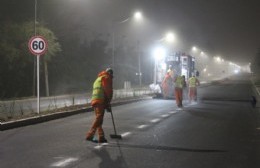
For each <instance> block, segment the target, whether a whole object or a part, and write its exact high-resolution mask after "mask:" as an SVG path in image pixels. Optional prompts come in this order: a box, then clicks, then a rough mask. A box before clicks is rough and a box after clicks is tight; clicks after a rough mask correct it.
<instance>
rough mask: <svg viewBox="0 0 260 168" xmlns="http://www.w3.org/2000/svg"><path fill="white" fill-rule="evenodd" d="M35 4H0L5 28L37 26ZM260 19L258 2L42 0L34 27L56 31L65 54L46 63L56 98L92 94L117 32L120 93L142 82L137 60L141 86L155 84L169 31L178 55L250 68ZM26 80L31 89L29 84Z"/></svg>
mask: <svg viewBox="0 0 260 168" xmlns="http://www.w3.org/2000/svg"><path fill="white" fill-rule="evenodd" d="M35 2H36V1H35V0H1V1H0V23H1V25H4V24H9V23H17V24H18V23H22V22H26V21H34V19H35V13H34V10H35ZM136 11H140V12H142V14H143V20H142V21H141V22H136V21H135V20H134V19H131V18H132V16H133V13H134V12H136ZM127 18H129V20H128V21H127V22H125V23H123V24H120V22H121V21H123V20H125V19H127ZM259 18H260V2H259V1H258V0H209V1H206V0H37V22H38V23H40V24H41V25H44V26H45V27H47V28H49V29H50V30H51V31H53V32H54V34H55V36H56V37H57V39H58V42H59V43H60V45H61V49H62V52H60V53H59V54H58V55H57V57H55V58H53V59H52V61H51V62H50V63H49V78H50V79H49V82H50V90H51V93H52V94H55V93H68V91H71V90H77V89H78V90H83V91H86V90H91V88H92V84H93V80H94V79H95V78H96V75H97V73H98V72H99V71H100V70H102V69H104V68H106V67H109V66H112V34H113V32H114V35H115V68H114V70H115V76H116V78H115V79H116V80H115V81H116V82H117V83H115V87H119V88H120V87H121V88H122V86H123V82H124V81H126V80H129V81H131V83H132V84H133V85H138V76H136V72H138V56H139V55H140V56H141V67H142V69H141V71H142V73H143V76H142V81H143V84H149V83H151V82H152V80H153V74H152V73H153V58H152V54H151V52H152V48H153V47H154V46H155V45H156V43H157V42H158V40H159V39H161V38H162V37H163V36H165V34H166V33H167V32H169V31H171V32H173V33H174V34H175V35H176V42H174V43H173V44H171V45H170V47H171V49H172V50H173V51H182V52H186V53H189V52H190V49H191V48H192V46H196V47H198V48H199V49H201V50H203V51H204V52H205V53H206V54H207V55H208V56H210V57H213V56H221V57H222V58H224V59H225V60H228V61H232V62H234V63H236V64H239V65H247V64H248V63H249V62H251V61H252V59H253V58H254V57H255V56H256V54H257V52H258V48H259V47H260V21H259V20H260V19H259ZM0 33H1V32H0ZM0 36H1V34H0ZM0 49H1V48H0ZM28 53H29V52H28ZM31 57H32V59H33V56H31ZM31 66H32V65H31ZM28 69H33V67H28ZM18 71H20V70H18ZM3 73H6V72H3ZM24 73H25V74H28V73H27V72H24ZM30 73H31V72H30ZM30 75H31V74H30ZM9 76H10V77H8V79H7V80H5V81H1V82H5V83H4V84H3V85H2V86H3V87H5V86H7V87H9V88H8V89H6V88H4V89H2V88H1V86H0V89H1V90H9V91H14V90H15V89H16V87H17V84H16V83H14V82H13V81H12V80H13V79H18V78H19V76H17V77H15V76H12V75H9ZM19 79H20V78H19ZM21 80H22V79H21ZM21 82H22V83H24V81H20V83H21ZM18 83H19V82H18ZM26 83H28V86H25V87H28V90H31V89H29V88H30V87H32V86H30V85H29V84H31V83H32V82H31V81H26ZM42 83H43V85H44V82H42ZM11 86H12V87H11ZM43 88H44V87H43ZM21 90H25V89H21ZM58 90H59V91H58ZM6 92H8V91H6ZM1 95H2V93H1ZM1 95H0V96H1ZM12 95H31V93H26V94H24V93H23V94H22V93H19V94H18V93H13V94H12ZM9 97H10V95H9Z"/></svg>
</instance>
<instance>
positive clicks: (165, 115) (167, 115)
mask: <svg viewBox="0 0 260 168" xmlns="http://www.w3.org/2000/svg"><path fill="white" fill-rule="evenodd" d="M161 117H163V118H166V117H169V114H163V115H161Z"/></svg>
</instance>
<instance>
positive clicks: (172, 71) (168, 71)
mask: <svg viewBox="0 0 260 168" xmlns="http://www.w3.org/2000/svg"><path fill="white" fill-rule="evenodd" d="M167 73H169V75H170V76H171V77H172V78H173V77H174V69H173V68H172V65H169V69H168V70H167Z"/></svg>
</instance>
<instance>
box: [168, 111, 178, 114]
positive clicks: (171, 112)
mask: <svg viewBox="0 0 260 168" xmlns="http://www.w3.org/2000/svg"><path fill="white" fill-rule="evenodd" d="M174 113H177V111H170V112H169V114H174Z"/></svg>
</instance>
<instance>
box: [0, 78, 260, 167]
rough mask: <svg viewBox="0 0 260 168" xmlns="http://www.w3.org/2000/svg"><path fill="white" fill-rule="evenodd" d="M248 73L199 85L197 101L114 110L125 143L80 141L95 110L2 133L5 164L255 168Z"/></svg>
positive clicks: (259, 126)
mask: <svg viewBox="0 0 260 168" xmlns="http://www.w3.org/2000/svg"><path fill="white" fill-rule="evenodd" d="M251 95H252V86H251V83H250V81H249V78H248V76H237V77H234V78H232V79H231V80H227V81H223V82H222V83H216V84H214V85H210V86H207V87H202V88H199V90H198V102H197V103H196V104H195V103H194V104H188V102H187V101H184V108H183V109H182V110H177V107H176V105H175V101H174V100H162V99H151V100H145V101H140V102H136V103H131V104H126V105H122V106H117V107H114V108H113V114H114V119H115V123H116V128H117V131H118V133H119V134H120V135H122V137H123V139H122V140H116V139H111V138H110V137H109V134H113V133H114V131H113V125H112V120H111V115H110V113H106V115H105V119H104V130H105V133H106V137H107V139H108V141H109V143H107V144H96V143H91V142H88V141H85V134H86V131H87V130H88V129H89V127H90V125H91V123H92V119H93V113H92V112H89V113H83V114H78V115H74V116H71V117H67V118H62V119H57V120H53V121H49V122H46V123H41V124H37V125H31V126H26V127H21V128H16V129H11V130H6V131H2V132H1V133H0V141H1V144H0V167H1V168H2V167H3V168H45V167H46V168H49V167H66V168H67V167H69V168H121V167H122V168H146V167H147V168H259V167H260V152H259V151H260V122H259V111H258V107H256V108H252V105H251V102H250V100H251Z"/></svg>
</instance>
